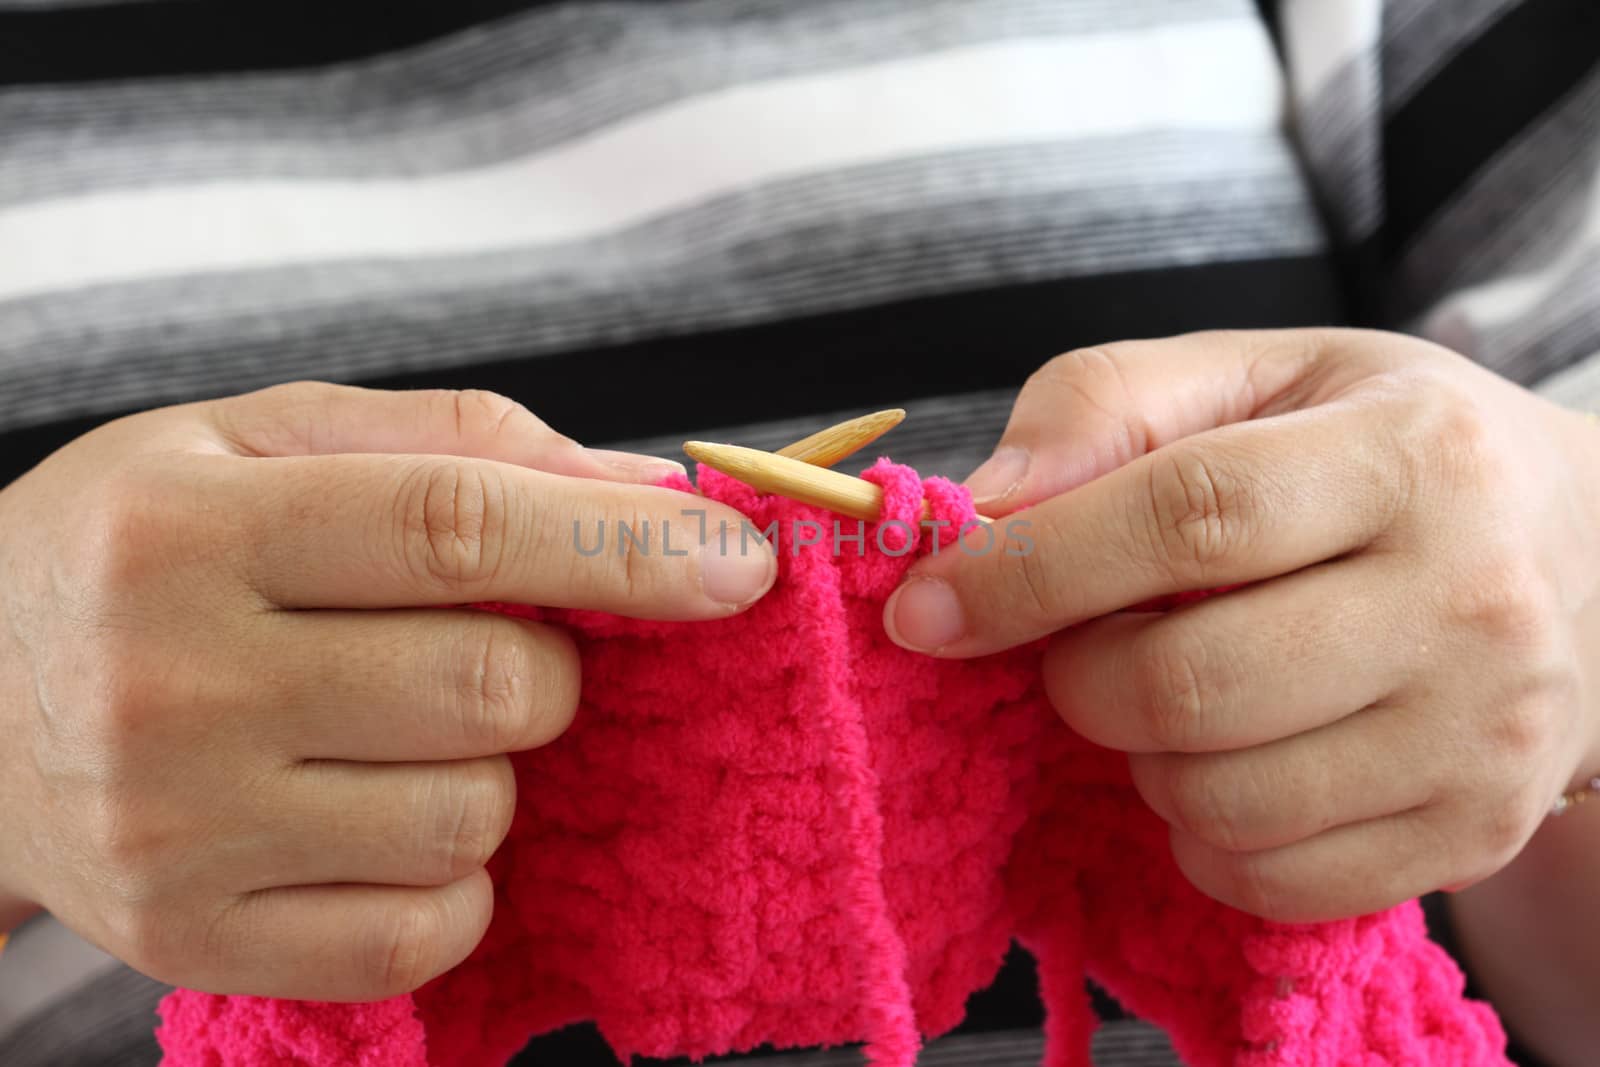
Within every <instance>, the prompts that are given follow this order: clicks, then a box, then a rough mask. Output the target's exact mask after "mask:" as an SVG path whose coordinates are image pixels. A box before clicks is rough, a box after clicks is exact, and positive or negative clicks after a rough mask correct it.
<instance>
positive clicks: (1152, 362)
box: [966, 330, 1322, 516]
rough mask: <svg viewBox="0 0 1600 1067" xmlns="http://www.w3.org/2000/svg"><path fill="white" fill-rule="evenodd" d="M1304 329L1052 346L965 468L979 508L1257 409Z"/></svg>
mask: <svg viewBox="0 0 1600 1067" xmlns="http://www.w3.org/2000/svg"><path fill="white" fill-rule="evenodd" d="M1308 334H1310V335H1317V334H1320V331H1311V330H1261V331H1213V332H1209V333H1193V334H1185V335H1182V336H1179V337H1170V338H1165V339H1161V340H1148V341H1122V342H1118V343H1116V344H1108V345H1098V346H1095V347H1092V348H1080V349H1076V350H1074V351H1071V352H1068V353H1066V354H1065V355H1061V356H1057V357H1056V358H1055V359H1052V360H1051V361H1050V362H1048V363H1046V364H1045V365H1044V366H1043V367H1041V368H1040V369H1039V370H1038V371H1036V372H1034V374H1033V376H1032V377H1030V378H1029V379H1028V381H1027V384H1025V385H1024V386H1023V387H1022V392H1021V393H1020V394H1019V395H1018V397H1017V402H1016V405H1015V406H1014V407H1013V408H1012V410H1011V418H1010V420H1009V422H1008V423H1007V424H1006V429H1005V433H1004V434H1003V435H1002V436H1001V438H1000V443H999V444H998V445H997V446H996V447H995V450H994V454H993V455H991V456H990V457H989V458H988V459H987V460H985V461H984V463H983V464H982V465H980V466H979V467H978V469H977V470H975V471H973V472H972V475H971V476H970V477H968V478H967V481H966V485H967V488H968V489H970V490H971V491H972V496H973V501H974V503H975V504H976V505H977V508H978V510H979V512H981V513H982V514H985V515H990V516H997V515H1007V514H1010V513H1011V512H1013V511H1017V510H1020V509H1022V508H1025V507H1028V506H1030V505H1032V504H1036V503H1038V502H1039V501H1041V500H1046V499H1049V498H1050V497H1053V496H1058V495H1060V494H1061V493H1064V492H1066V491H1068V490H1069V489H1073V488H1076V487H1077V486H1079V485H1082V484H1084V483H1085V482H1089V481H1092V480H1094V479H1095V478H1098V477H1100V476H1101V475H1102V474H1105V473H1107V472H1109V471H1112V470H1115V469H1116V468H1118V467H1121V466H1123V465H1124V464H1126V463H1129V462H1132V461H1133V460H1135V459H1137V458H1139V457H1140V456H1142V455H1144V454H1145V453H1147V452H1153V451H1155V450H1156V449H1157V448H1160V447H1161V446H1162V445H1165V444H1169V443H1171V442H1173V441H1176V440H1178V439H1179V438H1181V437H1187V436H1189V435H1191V434H1196V433H1203V432H1204V431H1206V430H1210V429H1214V428H1216V427H1218V426H1222V425H1226V424H1228V423H1232V422H1241V421H1244V420H1245V419H1250V418H1254V417H1256V416H1258V415H1262V414H1266V413H1267V412H1268V410H1270V409H1272V408H1273V406H1274V405H1281V403H1282V402H1283V397H1284V394H1285V393H1286V392H1288V391H1289V390H1290V387H1291V386H1292V385H1294V384H1295V383H1296V382H1298V381H1300V380H1302V379H1303V378H1304V377H1305V374H1306V370H1307V367H1308V366H1309V365H1310V364H1311V363H1312V362H1314V361H1315V360H1316V358H1317V357H1318V353H1319V352H1320V350H1321V347H1322V346H1321V345H1319V344H1317V343H1314V342H1312V343H1308V337H1307V335H1308Z"/></svg>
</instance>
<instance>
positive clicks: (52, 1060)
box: [0, 966, 170, 1067]
mask: <svg viewBox="0 0 1600 1067" xmlns="http://www.w3.org/2000/svg"><path fill="white" fill-rule="evenodd" d="M169 991H170V987H169V986H164V985H162V984H161V983H159V982H156V981H154V980H153V979H150V978H146V977H145V976H144V975H142V974H140V973H138V972H137V971H133V970H130V969H129V968H127V967H121V966H119V967H115V968H113V969H112V970H111V971H109V972H107V973H105V974H103V975H101V976H100V977H98V978H95V979H92V980H91V981H89V982H88V983H86V984H85V985H83V986H81V987H79V988H78V989H77V990H76V991H75V992H73V993H71V994H69V995H67V996H65V997H63V998H61V999H60V1000H58V1001H56V1002H55V1003H54V1004H52V1005H51V1006H50V1007H48V1008H45V1009H44V1010H42V1011H40V1012H38V1013H37V1014H35V1015H32V1016H30V1017H29V1018H28V1019H27V1020H25V1021H24V1022H22V1023H21V1024H20V1025H18V1026H16V1027H14V1028H13V1029H12V1030H11V1031H10V1032H9V1033H7V1034H6V1035H5V1037H3V1038H0V1063H3V1064H5V1065H6V1067H86V1065H90V1064H93V1065H101V1064H114V1065H116V1067H155V1065H156V1064H158V1063H160V1062H161V1050H160V1049H159V1048H158V1047H157V1045H156V1040H155V1024H156V1014H155V1008H156V1004H157V1003H158V1002H159V1001H160V1000H161V998H162V997H163V996H165V995H166V994H167V993H168V992H169Z"/></svg>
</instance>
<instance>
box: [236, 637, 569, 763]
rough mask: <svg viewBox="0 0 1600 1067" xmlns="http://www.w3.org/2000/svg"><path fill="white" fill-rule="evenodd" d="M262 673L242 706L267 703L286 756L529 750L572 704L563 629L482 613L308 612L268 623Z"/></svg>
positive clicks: (395, 756)
mask: <svg viewBox="0 0 1600 1067" xmlns="http://www.w3.org/2000/svg"><path fill="white" fill-rule="evenodd" d="M271 631H272V632H271V633H270V635H269V636H268V637H267V638H265V640H264V642H263V645H262V647H261V648H260V649H259V651H258V653H257V655H255V656H252V657H247V658H248V659H252V660H258V661H261V662H264V663H267V664H269V665H270V666H269V667H268V668H267V669H266V670H264V671H262V672H259V673H258V674H254V675H252V676H251V677H250V679H249V684H250V687H251V695H250V696H249V697H248V698H246V699H251V700H255V701H258V702H260V703H262V704H266V705H269V706H271V708H272V709H273V714H272V717H271V720H270V721H271V723H272V728H273V729H274V730H275V731H277V732H278V734H279V736H280V739H281V747H282V750H283V752H284V753H285V755H286V756H287V757H288V758H291V759H295V760H303V759H324V760H361V761H369V762H376V761H385V760H399V761H405V760H458V759H471V758H473V757H476V756H491V755H497V754H499V753H502V752H519V751H522V750H524V749H530V748H538V747H539V746H541V745H545V744H548V743H549V742H551V741H553V740H555V739H556V738H557V737H559V736H560V735H561V734H562V733H563V732H564V731H565V730H566V728H567V727H568V726H569V725H570V724H571V722H572V717H573V715H574V713H575V712H576V710H577V706H578V690H579V670H580V668H579V661H578V653H577V649H576V647H575V646H574V645H573V643H572V638H571V637H569V636H568V635H567V634H566V632H565V631H563V630H561V629H559V628H557V627H554V626H547V625H544V624H542V623H536V622H529V621H528V620H526V619H514V618H510V617H508V616H504V615H498V614H493V613H490V612H485V611H448V610H440V609H424V610H419V611H404V610H401V611H377V612H360V611H349V612H346V611H307V612H285V613H282V614H279V615H277V616H276V617H275V619H274V621H273V623H272V625H271Z"/></svg>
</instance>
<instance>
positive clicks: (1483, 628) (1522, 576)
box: [1448, 549, 1560, 656]
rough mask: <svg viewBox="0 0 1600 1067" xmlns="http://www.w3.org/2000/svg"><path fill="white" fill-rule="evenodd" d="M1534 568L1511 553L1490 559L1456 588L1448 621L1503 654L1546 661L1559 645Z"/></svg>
mask: <svg viewBox="0 0 1600 1067" xmlns="http://www.w3.org/2000/svg"><path fill="white" fill-rule="evenodd" d="M1548 600H1549V597H1548V594H1547V592H1546V586H1545V582H1544V580H1543V578H1542V577H1541V575H1540V574H1539V573H1538V570H1537V568H1536V567H1535V566H1534V565H1533V564H1532V563H1530V562H1528V561H1526V560H1525V559H1524V558H1522V557H1521V556H1520V555H1519V554H1517V553H1516V552H1515V551H1514V550H1510V549H1506V550H1502V551H1499V552H1497V553H1495V554H1494V557H1493V558H1492V559H1490V560H1489V561H1488V562H1485V563H1484V564H1482V565H1480V566H1479V567H1477V568H1476V569H1475V571H1474V572H1473V573H1471V574H1469V575H1467V576H1466V577H1465V580H1464V581H1461V582H1458V583H1457V584H1456V587H1455V589H1454V590H1453V591H1452V594H1451V602H1450V605H1449V608H1448V611H1449V615H1450V619H1451V621H1452V622H1454V623H1455V624H1457V625H1458V626H1463V627H1465V628H1467V629H1469V630H1470V631H1472V632H1474V633H1476V634H1477V635H1478V636H1479V637H1480V638H1481V639H1483V640H1485V641H1487V642H1489V643H1491V644H1492V645H1493V646H1494V647H1495V648H1496V649H1497V650H1498V651H1499V652H1500V653H1501V654H1505V653H1507V652H1512V651H1515V652H1521V653H1533V654H1537V655H1540V656H1544V655H1547V654H1548V653H1549V652H1550V651H1551V650H1552V649H1553V647H1554V646H1555V645H1556V643H1557V641H1558V639H1559V633H1560V631H1559V627H1558V614H1557V612H1556V611H1555V610H1553V608H1552V605H1551V604H1550V603H1549V602H1548Z"/></svg>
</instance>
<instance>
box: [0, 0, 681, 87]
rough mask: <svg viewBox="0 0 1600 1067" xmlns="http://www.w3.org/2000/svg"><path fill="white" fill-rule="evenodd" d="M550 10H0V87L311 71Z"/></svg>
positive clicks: (190, 4)
mask: <svg viewBox="0 0 1600 1067" xmlns="http://www.w3.org/2000/svg"><path fill="white" fill-rule="evenodd" d="M555 2H557V0H450V2H448V3H444V2H441V0H332V2H329V0H200V2H198V3H197V2H195V0H149V2H144V3H131V4H95V5H88V6H67V7H59V8H43V9H38V10H29V9H22V10H14V11H5V12H0V85H24V84H38V83H49V82H85V81H101V80H109V79H115V78H140V77H156V76H167V75H183V74H213V73H222V72H228V71H244V70H286V69H294V68H298V67H310V66H317V65H320V64H325V63H335V62H339V61H342V60H351V59H360V58H363V57H367V56H374V55H379V54H381V53H383V52H388V51H393V50H394V49H397V48H405V47H408V46H410V45H415V44H420V43H422V42H424V41H428V40H431V39H433V38H435V37H440V36H443V35H444V34H447V33H451V32H454V31H456V30H461V29H465V28H466V27H468V26H474V25H477V24H479V23H483V22H488V21H490V20H492V19H497V18H501V17H503V16H505V15H509V14H513V13H515V12H518V11H524V10H527V9H530V8H537V7H547V6H549V5H551V4H552V3H555ZM655 2H665V0H655Z"/></svg>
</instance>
